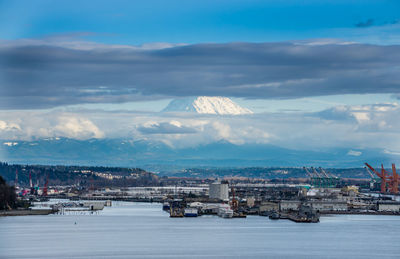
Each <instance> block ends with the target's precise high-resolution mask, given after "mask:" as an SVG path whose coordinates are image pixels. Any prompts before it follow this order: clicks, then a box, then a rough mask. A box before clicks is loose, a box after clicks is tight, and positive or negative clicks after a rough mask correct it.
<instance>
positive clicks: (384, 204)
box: [378, 201, 400, 212]
mask: <svg viewBox="0 0 400 259" xmlns="http://www.w3.org/2000/svg"><path fill="white" fill-rule="evenodd" d="M378 211H390V212H400V202H395V201H380V202H378Z"/></svg>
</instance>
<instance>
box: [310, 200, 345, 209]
mask: <svg viewBox="0 0 400 259" xmlns="http://www.w3.org/2000/svg"><path fill="white" fill-rule="evenodd" d="M310 204H311V207H312V208H313V209H314V210H316V211H321V212H323V211H346V210H347V209H348V206H347V202H345V201H312V202H310Z"/></svg>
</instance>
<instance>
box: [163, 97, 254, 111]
mask: <svg viewBox="0 0 400 259" xmlns="http://www.w3.org/2000/svg"><path fill="white" fill-rule="evenodd" d="M163 112H195V113H201V114H218V115H241V114H252V113H253V112H252V111H250V110H249V109H247V108H243V107H241V106H239V105H238V104H236V103H235V102H233V101H232V100H231V99H229V98H227V97H219V96H213V97H211V96H198V97H194V98H183V99H175V100H172V101H171V102H170V103H169V104H168V106H167V107H166V108H165V109H164V110H163Z"/></svg>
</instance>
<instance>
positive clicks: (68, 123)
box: [0, 111, 105, 140]
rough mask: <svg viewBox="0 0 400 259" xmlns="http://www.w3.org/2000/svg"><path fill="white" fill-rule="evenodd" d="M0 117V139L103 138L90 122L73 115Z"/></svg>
mask: <svg viewBox="0 0 400 259" xmlns="http://www.w3.org/2000/svg"><path fill="white" fill-rule="evenodd" d="M0 117H1V118H2V120H0V139H9V140H32V139H40V138H53V137H66V138H74V139H80V140H84V139H91V138H103V137H104V136H105V135H104V133H103V131H102V130H100V129H99V128H98V127H97V126H96V125H95V124H94V123H93V122H92V121H91V120H89V119H87V118H85V117H83V116H81V115H78V114H73V113H65V112H51V113H43V112H20V111H14V112H12V113H3V114H1V113H0ZM16 118H17V119H16Z"/></svg>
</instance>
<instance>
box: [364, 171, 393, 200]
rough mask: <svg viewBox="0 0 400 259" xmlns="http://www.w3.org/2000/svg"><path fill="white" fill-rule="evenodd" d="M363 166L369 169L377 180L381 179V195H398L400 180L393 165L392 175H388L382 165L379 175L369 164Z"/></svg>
mask: <svg viewBox="0 0 400 259" xmlns="http://www.w3.org/2000/svg"><path fill="white" fill-rule="evenodd" d="M365 165H366V166H368V168H369V169H371V171H372V172H374V173H375V174H376V175H377V176H378V177H379V178H381V193H387V192H390V193H392V194H398V193H399V183H400V179H399V174H398V173H397V171H396V165H395V164H392V175H390V173H389V172H388V171H386V170H385V169H384V168H383V165H382V169H381V172H380V173H379V172H378V171H376V170H375V169H374V168H373V167H372V166H370V165H369V164H367V163H365Z"/></svg>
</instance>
